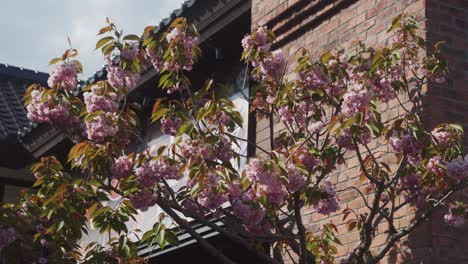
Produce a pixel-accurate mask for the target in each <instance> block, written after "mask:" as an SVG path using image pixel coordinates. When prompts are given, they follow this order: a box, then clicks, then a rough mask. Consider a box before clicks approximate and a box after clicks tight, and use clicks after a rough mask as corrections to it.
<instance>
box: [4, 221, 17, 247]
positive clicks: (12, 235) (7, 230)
mask: <svg viewBox="0 0 468 264" xmlns="http://www.w3.org/2000/svg"><path fill="white" fill-rule="evenodd" d="M16 239H17V234H16V229H15V228H13V227H2V226H0V250H1V249H2V248H4V247H6V246H8V245H9V244H11V243H13V242H14V241H15V240H16Z"/></svg>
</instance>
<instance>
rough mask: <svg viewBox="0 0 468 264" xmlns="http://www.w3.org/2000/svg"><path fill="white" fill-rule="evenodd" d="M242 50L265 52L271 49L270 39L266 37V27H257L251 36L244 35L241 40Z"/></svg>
mask: <svg viewBox="0 0 468 264" xmlns="http://www.w3.org/2000/svg"><path fill="white" fill-rule="evenodd" d="M242 47H243V48H244V50H250V49H257V50H258V51H260V52H267V51H269V50H270V48H271V38H270V37H269V36H268V30H267V29H266V27H258V29H257V30H256V31H255V32H254V34H252V35H250V34H249V35H245V37H244V38H243V39H242Z"/></svg>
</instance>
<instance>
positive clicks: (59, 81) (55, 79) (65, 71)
mask: <svg viewBox="0 0 468 264" xmlns="http://www.w3.org/2000/svg"><path fill="white" fill-rule="evenodd" d="M77 74H78V66H77V65H76V63H75V62H73V61H72V62H68V63H67V62H63V61H61V62H58V63H56V64H54V66H53V67H52V70H51V71H50V76H49V79H48V80H47V84H48V85H49V87H57V88H58V89H64V90H67V91H71V90H73V89H75V87H76V85H77V83H78V78H77Z"/></svg>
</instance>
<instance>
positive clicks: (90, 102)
mask: <svg viewBox="0 0 468 264" xmlns="http://www.w3.org/2000/svg"><path fill="white" fill-rule="evenodd" d="M83 98H84V103H85V105H86V111H88V113H93V112H96V111H98V110H102V111H104V112H112V113H114V112H116V111H117V109H118V107H119V101H120V99H121V98H120V96H118V95H117V94H116V93H115V92H113V91H110V92H107V93H105V92H104V88H103V87H101V86H99V85H93V86H92V87H91V90H90V91H89V92H85V93H84V94H83Z"/></svg>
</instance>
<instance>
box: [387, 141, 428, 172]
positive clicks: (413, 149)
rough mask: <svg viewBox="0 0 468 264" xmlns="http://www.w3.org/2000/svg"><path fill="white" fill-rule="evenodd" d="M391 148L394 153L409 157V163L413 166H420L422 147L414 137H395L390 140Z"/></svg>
mask: <svg viewBox="0 0 468 264" xmlns="http://www.w3.org/2000/svg"><path fill="white" fill-rule="evenodd" d="M390 146H391V148H392V150H393V151H394V152H397V153H404V154H405V155H407V157H408V162H409V163H410V164H412V165H413V166H418V165H419V164H420V162H421V152H422V145H421V143H420V142H418V140H417V139H416V138H415V137H414V136H413V135H410V134H404V135H403V136H402V137H397V136H394V137H392V138H391V139H390Z"/></svg>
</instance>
